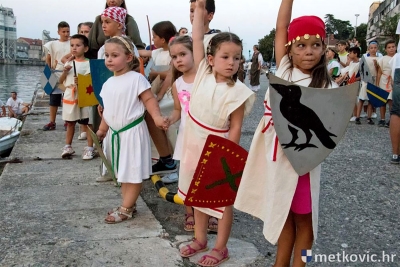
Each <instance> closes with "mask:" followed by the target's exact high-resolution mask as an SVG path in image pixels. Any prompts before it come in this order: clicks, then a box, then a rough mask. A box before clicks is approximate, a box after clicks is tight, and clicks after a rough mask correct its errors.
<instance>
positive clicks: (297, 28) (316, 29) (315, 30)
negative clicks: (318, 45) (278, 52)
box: [286, 16, 326, 46]
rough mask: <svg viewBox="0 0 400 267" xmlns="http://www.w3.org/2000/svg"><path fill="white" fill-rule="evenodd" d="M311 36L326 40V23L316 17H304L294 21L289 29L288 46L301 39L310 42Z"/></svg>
mask: <svg viewBox="0 0 400 267" xmlns="http://www.w3.org/2000/svg"><path fill="white" fill-rule="evenodd" d="M311 35H315V36H316V38H318V39H319V38H321V39H322V40H323V39H324V38H325V35H326V33H325V23H324V21H323V20H322V19H320V18H319V17H316V16H302V17H299V18H296V19H294V20H293V21H292V22H291V23H290V25H289V29H288V43H287V44H286V46H288V45H291V44H294V43H295V42H296V41H299V40H300V38H301V37H303V38H304V39H306V40H308V39H309V38H310V36H311Z"/></svg>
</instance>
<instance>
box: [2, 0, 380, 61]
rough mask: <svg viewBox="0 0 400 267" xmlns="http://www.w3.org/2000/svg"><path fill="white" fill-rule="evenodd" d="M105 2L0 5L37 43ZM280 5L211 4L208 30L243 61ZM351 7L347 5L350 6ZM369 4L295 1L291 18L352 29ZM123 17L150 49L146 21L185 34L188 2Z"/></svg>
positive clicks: (155, 3) (133, 2)
mask: <svg viewBox="0 0 400 267" xmlns="http://www.w3.org/2000/svg"><path fill="white" fill-rule="evenodd" d="M105 3H106V1H105V0H67V1H60V0H35V1H30V0H0V5H1V6H3V7H10V8H12V9H13V11H14V15H15V16H16V18H17V37H28V38H38V39H41V36H42V31H43V30H48V31H50V36H51V37H54V38H57V37H58V36H57V24H58V23H59V22H60V21H63V20H64V21H67V22H68V23H69V24H70V26H71V34H74V33H76V26H77V25H78V24H79V23H80V22H84V21H94V19H95V17H96V16H97V15H99V14H101V12H102V11H103V10H104V6H105ZM280 3H281V1H280V0H248V1H241V0H216V12H215V15H214V19H213V20H212V22H211V24H210V28H214V29H220V30H222V31H229V30H230V31H231V32H233V33H236V34H237V35H238V36H239V37H240V38H241V39H243V44H244V55H245V57H248V51H249V50H250V49H252V46H253V45H254V44H257V43H258V40H259V39H261V38H263V37H264V36H265V35H267V34H269V32H270V31H271V30H272V29H273V28H274V27H275V25H276V17H277V14H278V10H279V5H280ZM349 3H350V5H349ZM372 3H373V1H372V0H352V1H349V0H335V1H327V0H295V1H294V4H293V15H292V18H295V17H298V16H302V15H316V16H319V17H321V18H322V19H323V17H324V16H325V14H333V15H334V16H335V18H337V19H341V20H349V21H350V23H351V24H352V25H353V26H355V24H356V16H355V14H359V17H358V20H357V25H360V24H361V23H366V22H367V21H368V13H369V7H370V5H371V4H372ZM126 4H127V9H128V13H129V14H130V15H131V16H132V17H134V19H135V20H136V22H137V24H138V26H139V31H140V35H141V38H142V41H143V42H145V43H146V44H148V43H149V35H148V28H147V20H146V15H148V16H149V20H150V25H151V26H152V25H154V24H155V23H157V22H159V21H163V20H170V21H171V22H172V23H173V24H174V25H175V27H176V28H177V30H178V29H179V28H180V27H186V28H189V31H190V27H191V25H190V20H189V6H190V5H189V0H171V1H165V0H126Z"/></svg>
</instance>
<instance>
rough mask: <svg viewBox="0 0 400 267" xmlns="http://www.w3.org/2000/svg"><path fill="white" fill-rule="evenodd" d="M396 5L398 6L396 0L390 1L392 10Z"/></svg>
mask: <svg viewBox="0 0 400 267" xmlns="http://www.w3.org/2000/svg"><path fill="white" fill-rule="evenodd" d="M395 6H396V1H395V0H393V1H392V2H391V3H390V10H392V9H393V8H394V7H395Z"/></svg>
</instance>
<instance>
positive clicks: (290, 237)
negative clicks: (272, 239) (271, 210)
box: [274, 211, 296, 267]
mask: <svg viewBox="0 0 400 267" xmlns="http://www.w3.org/2000/svg"><path fill="white" fill-rule="evenodd" d="M295 236H296V226H295V224H294V219H293V212H292V211H289V214H288V217H287V219H286V222H285V225H284V226H283V229H282V232H281V234H280V236H279V239H278V249H277V251H276V258H275V264H274V267H286V266H290V258H291V256H292V251H293V246H294V242H295Z"/></svg>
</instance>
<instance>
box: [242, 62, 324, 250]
mask: <svg viewBox="0 0 400 267" xmlns="http://www.w3.org/2000/svg"><path fill="white" fill-rule="evenodd" d="M289 67H290V61H289V59H288V57H287V56H285V57H283V58H282V61H281V64H280V66H279V68H278V70H277V72H276V76H278V77H281V78H282V79H285V80H289V81H293V82H294V83H296V84H299V85H303V86H308V85H309V84H310V82H311V78H310V76H309V75H308V74H304V73H302V72H301V71H300V70H298V69H296V68H295V69H293V71H292V72H291V71H289V70H288V68H289ZM286 70H288V71H286ZM297 81H298V82H297ZM265 103H266V106H268V107H270V103H269V90H268V91H267V93H266V95H265ZM270 122H272V117H271V116H270V115H268V116H267V115H266V116H264V117H263V118H262V119H261V121H260V124H259V125H258V127H257V129H256V132H255V134H254V137H253V141H252V143H251V147H250V151H249V155H248V158H247V161H246V166H245V169H244V172H243V176H242V180H241V183H240V186H239V191H238V194H237V197H236V200H235V204H234V206H235V208H236V209H238V210H241V211H243V212H246V213H249V214H251V215H253V216H255V217H258V218H260V219H261V220H263V221H264V228H263V234H264V236H265V238H266V239H267V240H268V241H269V242H271V243H272V244H275V243H276V242H277V241H278V238H279V235H280V234H281V231H282V229H283V226H284V224H285V222H286V219H287V216H288V214H289V210H290V207H291V204H292V199H293V196H294V192H295V190H296V187H297V181H298V179H299V175H298V174H297V173H296V172H295V170H294V169H293V167H292V165H291V164H290V162H289V160H288V159H287V157H286V155H285V154H284V152H283V150H282V147H281V146H280V144H279V143H278V146H277V148H276V150H275V149H274V147H275V142H277V139H276V132H275V128H274V127H273V124H272V125H270V126H269V127H268V128H267V130H266V131H265V133H263V132H262V131H263V130H264V129H265V128H266V126H267V125H268V124H269V123H270ZM274 152H276V153H275V154H276V160H275V161H274V159H273V157H272V154H274ZM320 172H321V165H318V166H317V167H316V168H315V169H314V170H312V171H311V172H310V183H311V200H312V222H313V231H314V240H315V239H316V238H317V228H318V203H319V188H320Z"/></svg>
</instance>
